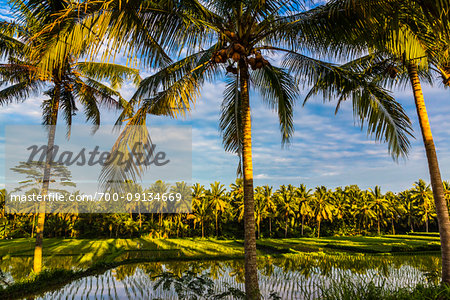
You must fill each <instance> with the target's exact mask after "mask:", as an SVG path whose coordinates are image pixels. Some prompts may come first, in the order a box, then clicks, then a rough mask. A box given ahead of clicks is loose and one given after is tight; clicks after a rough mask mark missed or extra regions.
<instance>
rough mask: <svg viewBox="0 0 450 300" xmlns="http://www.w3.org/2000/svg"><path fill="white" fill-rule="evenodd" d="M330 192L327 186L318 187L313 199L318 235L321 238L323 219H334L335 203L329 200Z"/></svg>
mask: <svg viewBox="0 0 450 300" xmlns="http://www.w3.org/2000/svg"><path fill="white" fill-rule="evenodd" d="M329 200H330V194H329V191H328V190H327V188H326V187H324V186H320V187H316V190H315V191H314V197H313V199H312V212H313V213H312V215H313V216H314V219H316V222H317V237H318V238H320V224H321V223H322V220H329V221H333V210H334V207H333V205H332V204H331V203H330V202H329Z"/></svg>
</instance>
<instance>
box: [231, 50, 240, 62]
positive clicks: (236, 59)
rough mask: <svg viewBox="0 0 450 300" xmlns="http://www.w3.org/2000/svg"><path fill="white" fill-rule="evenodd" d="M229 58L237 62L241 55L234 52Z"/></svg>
mask: <svg viewBox="0 0 450 300" xmlns="http://www.w3.org/2000/svg"><path fill="white" fill-rule="evenodd" d="M231 58H232V59H233V60H234V61H235V62H238V61H239V60H240V59H241V55H240V54H239V53H237V52H234V53H233V55H232V56H231Z"/></svg>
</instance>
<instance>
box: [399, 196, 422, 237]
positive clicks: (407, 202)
mask: <svg viewBox="0 0 450 300" xmlns="http://www.w3.org/2000/svg"><path fill="white" fill-rule="evenodd" d="M399 199H400V201H401V202H402V205H403V206H404V207H405V211H406V215H407V217H408V226H409V228H410V229H411V232H414V224H415V223H416V218H417V215H418V207H417V205H416V201H414V199H413V197H412V193H411V190H407V191H403V192H401V193H400V194H399Z"/></svg>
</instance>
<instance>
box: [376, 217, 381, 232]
mask: <svg viewBox="0 0 450 300" xmlns="http://www.w3.org/2000/svg"><path fill="white" fill-rule="evenodd" d="M377 227H378V235H381V229H380V217H378V220H377Z"/></svg>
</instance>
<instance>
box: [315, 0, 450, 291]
mask: <svg viewBox="0 0 450 300" xmlns="http://www.w3.org/2000/svg"><path fill="white" fill-rule="evenodd" d="M322 8H323V10H322V11H321V12H320V13H319V14H322V16H324V15H325V16H329V17H330V19H334V24H335V25H336V26H329V25H327V29H329V31H330V32H334V33H335V34H339V35H340V37H341V38H342V39H341V41H342V42H344V43H346V44H347V46H348V47H349V48H353V50H354V51H355V49H357V50H356V51H361V50H363V51H364V49H365V50H366V51H367V50H369V51H371V52H372V53H374V52H376V51H379V53H375V54H370V55H369V56H368V57H370V58H369V62H370V64H371V65H372V67H369V68H368V69H367V70H369V69H370V71H369V72H368V73H373V71H374V70H375V72H378V73H380V71H381V73H384V74H385V75H389V76H385V77H386V78H387V79H384V81H385V82H387V84H388V85H392V81H391V80H389V79H388V78H389V77H392V78H396V77H397V75H398V74H397V73H398V72H399V71H402V69H403V73H405V74H406V76H405V78H406V79H407V80H409V82H410V84H411V87H412V90H413V96H414V103H415V106H416V111H417V116H418V120H419V124H420V129H421V133H422V139H423V143H424V147H425V152H426V155H427V161H428V170H429V173H430V179H431V186H432V190H433V196H434V201H435V206H436V213H437V219H438V225H439V233H440V238H441V250H442V251H441V254H442V281H443V282H444V283H446V284H448V285H450V217H449V214H448V205H447V203H446V201H445V196H444V189H443V184H442V177H441V172H440V169H439V163H438V158H437V155H436V148H435V144H434V140H433V135H432V132H431V126H430V122H429V119H428V113H427V110H426V105H425V99H424V96H423V91H422V86H421V80H420V76H421V75H426V76H425V78H427V79H428V80H431V79H429V78H430V74H429V71H430V70H433V69H435V70H437V71H438V74H439V75H441V77H442V79H443V82H444V84H446V85H448V84H449V83H450V72H449V70H450V68H448V67H449V66H450V63H449V62H450V59H449V57H450V53H449V51H448V47H447V45H448V43H449V42H450V23H449V19H450V10H449V4H448V1H413V0H409V1H402V0H385V1H364V0H333V1H330V2H328V4H327V5H325V6H324V7H322ZM345 18H347V22H346V21H345ZM336 20H339V21H340V22H336ZM331 23H332V22H331ZM327 24H328V23H327ZM343 31H347V34H345V35H341V34H342V32H343ZM347 49H348V48H347ZM374 50H375V51H374ZM374 57H378V59H375V60H376V61H378V62H381V64H378V65H379V66H380V65H384V67H381V68H380V67H379V66H378V67H373V62H374ZM380 57H381V59H379V58H380ZM359 62H361V60H359ZM365 63H367V60H366V61H365ZM397 66H400V68H398V67H397ZM353 67H354V66H353ZM359 67H361V65H359ZM366 67H367V65H366ZM424 73H425V74H424ZM427 73H428V74H427ZM324 82H326V80H325V81H324Z"/></svg>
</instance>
